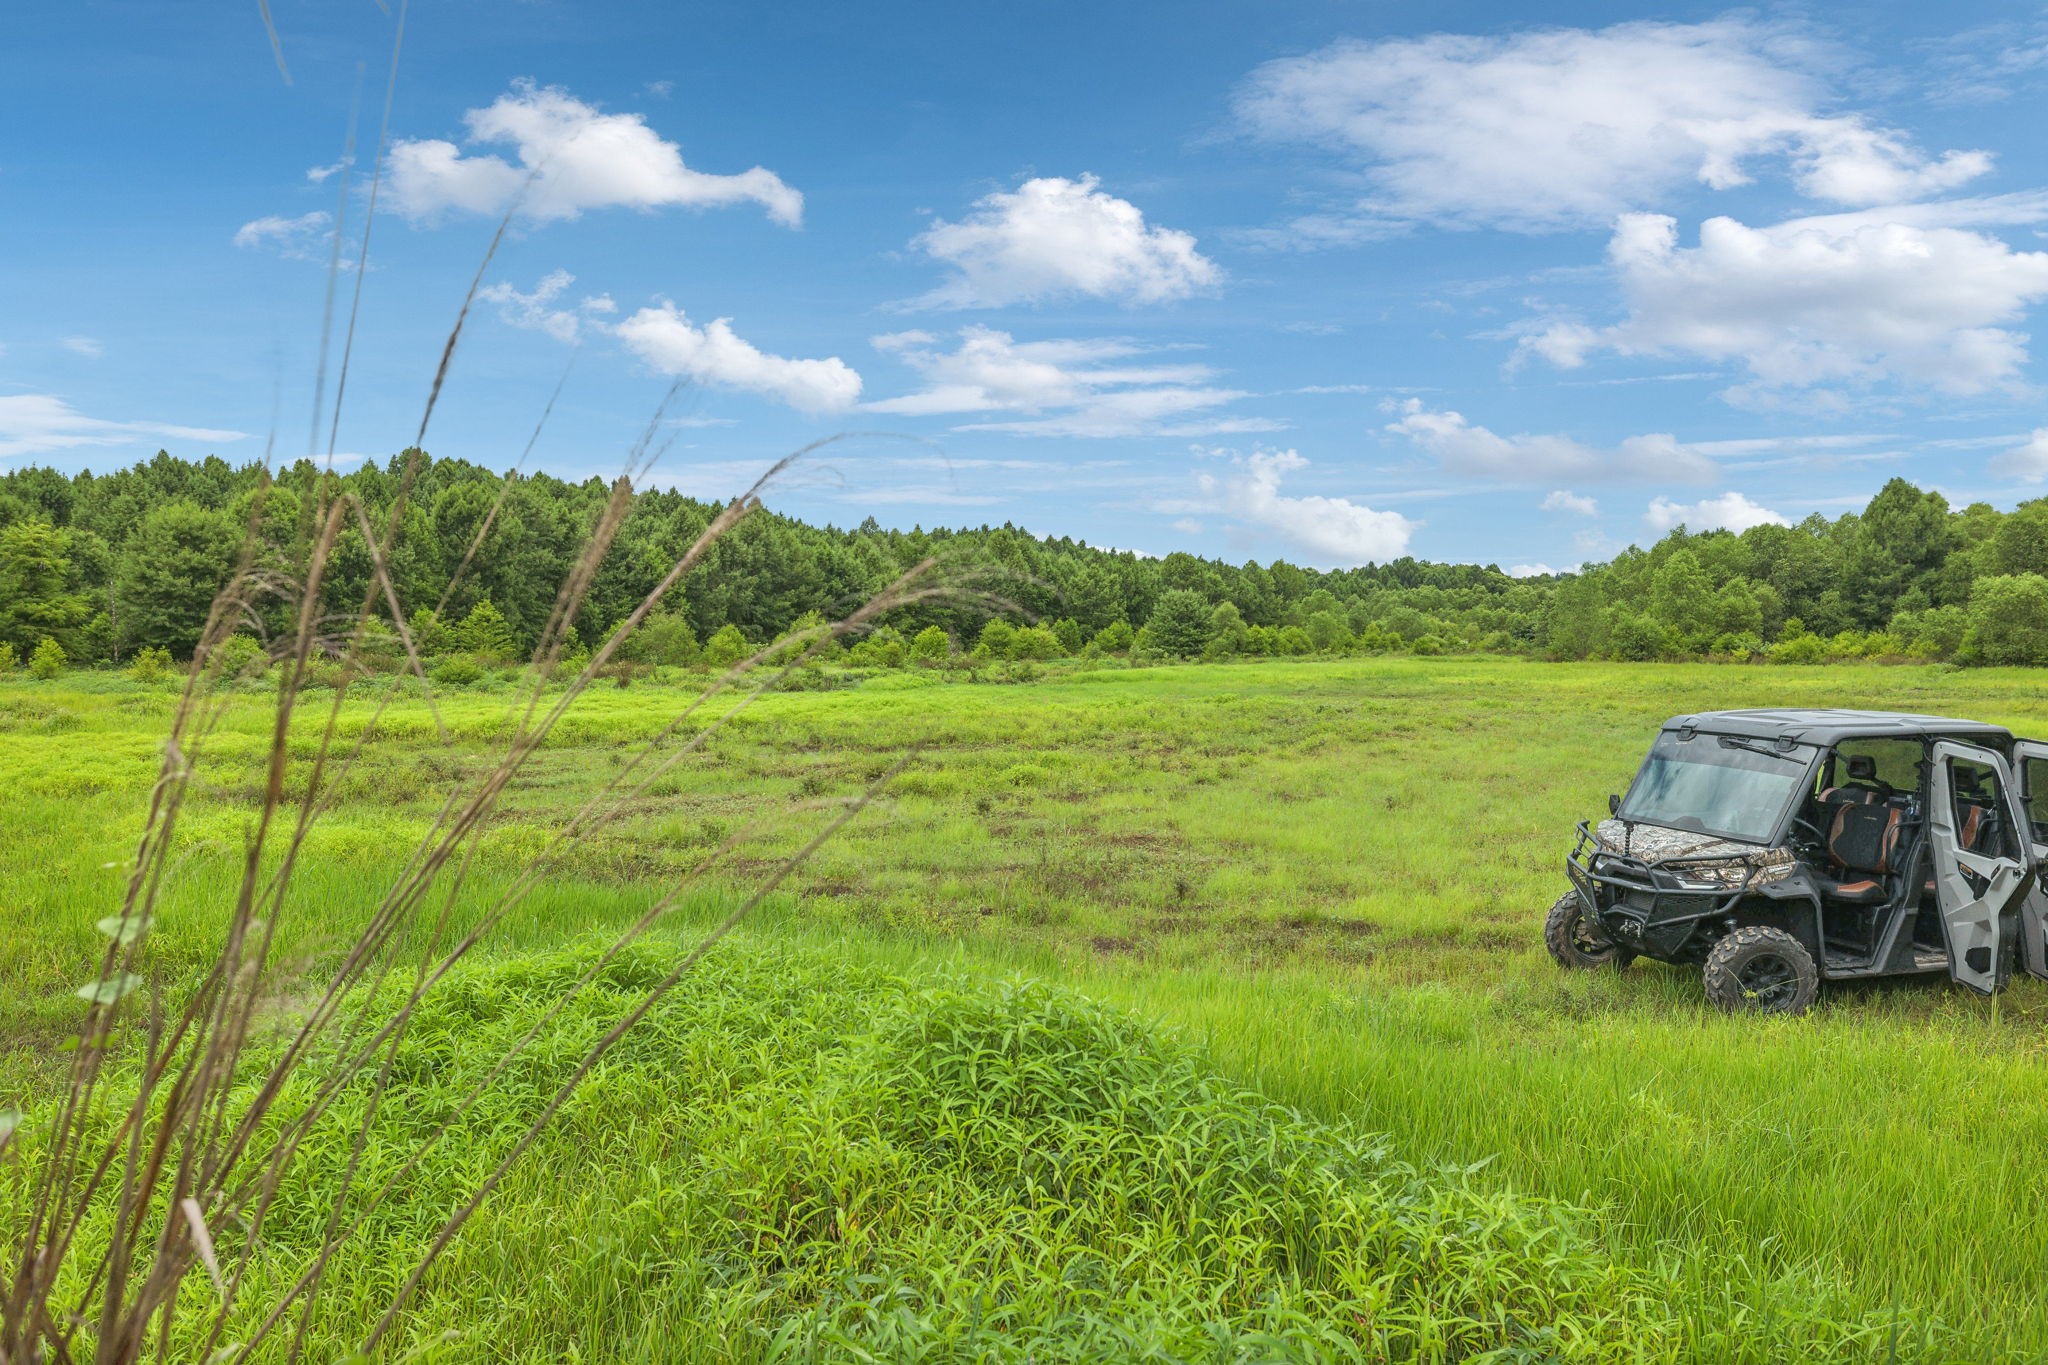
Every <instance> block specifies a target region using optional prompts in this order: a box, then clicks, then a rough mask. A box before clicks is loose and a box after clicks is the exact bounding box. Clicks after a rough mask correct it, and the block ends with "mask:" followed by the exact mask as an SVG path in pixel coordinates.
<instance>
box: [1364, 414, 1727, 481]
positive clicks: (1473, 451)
mask: <svg viewBox="0 0 2048 1365" xmlns="http://www.w3.org/2000/svg"><path fill="white" fill-rule="evenodd" d="M1382 410H1383V411H1386V412H1390V413H1398V414H1400V416H1399V420H1397V421H1394V422H1391V423H1389V424H1388V426H1387V430H1388V431H1390V432H1393V433H1394V434H1395V435H1397V436H1405V437H1406V438H1408V439H1409V440H1410V441H1412V442H1414V443H1415V445H1416V446H1417V447H1418V448H1419V449H1421V450H1422V451H1423V453H1424V454H1427V455H1429V456H1430V457H1432V458H1433V459H1435V460H1436V461H1437V463H1439V464H1441V465H1442V466H1443V467H1444V468H1445V469H1446V470H1448V471H1450V472H1451V473H1453V474H1464V475H1468V476H1472V477H1477V478H1488V479H1499V480H1504V481H1507V482H1512V483H1532V482H1536V481H1539V480H1540V481H1545V482H1547V481H1549V480H1551V479H1564V478H1581V479H1585V478H1591V479H1661V480H1672V479H1677V480H1682V481H1685V482H1688V483H1712V482H1713V481H1714V480H1715V478H1716V477H1718V471H1717V470H1716V469H1715V468H1714V464H1713V461H1711V460H1709V459H1708V458H1707V457H1706V456H1704V455H1702V454H1700V453H1699V452H1698V451H1696V450H1694V449H1692V447H1690V446H1686V445H1681V444H1680V443H1679V441H1678V439H1677V438H1676V437H1674V436H1668V435H1665V434H1662V433H1657V434H1653V435H1647V436H1631V437H1629V438H1628V439H1627V440H1625V441H1623V442H1622V443H1621V444H1620V445H1618V446H1616V447H1615V448H1614V449H1613V450H1596V449H1594V448H1593V447H1591V446H1587V445H1582V444H1580V443H1579V442H1577V441H1574V440H1573V439H1571V438H1570V437H1569V436H1532V435H1517V436H1502V435H1499V434H1497V433H1495V432H1493V431H1489V430H1488V429H1487V428H1485V427H1482V426H1475V425H1474V424H1472V423H1470V422H1468V421H1466V420H1465V418H1464V416H1463V415H1462V414H1460V413H1456V412H1451V411H1448V410H1435V409H1431V408H1427V407H1424V406H1423V404H1422V400H1421V399H1419V398H1410V399H1407V400H1405V401H1404V402H1400V403H1389V404H1386V405H1384V406H1383V408H1382Z"/></svg>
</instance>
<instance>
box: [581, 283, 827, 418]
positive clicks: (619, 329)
mask: <svg viewBox="0 0 2048 1365" xmlns="http://www.w3.org/2000/svg"><path fill="white" fill-rule="evenodd" d="M612 332H613V334H614V335H616V336H617V337H618V338H619V340H620V341H622V342H624V343H625V345H626V347H627V349H628V350H630V351H632V352H633V354H635V355H637V356H639V357H640V359H641V360H643V361H645V362H646V363H647V365H648V367H649V368H651V369H653V370H656V371H658V372H659V373H661V374H668V375H681V376H685V377H687V378H690V379H693V380H696V381H697V382H699V383H703V384H714V385H718V386H720V387H723V388H730V389H742V390H745V391H746V392H748V393H758V394H762V395H764V396H766V397H769V398H775V399H779V400H780V401H782V402H784V403H787V404H789V406H791V407H793V408H796V409H798V410H799V411H802V412H811V413H824V412H842V411H844V410H846V409H847V408H850V407H852V406H853V405H854V403H855V402H856V401H858V400H859V398H860V375H859V374H857V373H856V372H855V371H854V369H853V367H852V366H850V365H848V364H847V363H846V362H845V361H843V360H841V359H840V358H839V357H838V356H832V357H829V358H828V359H825V360H790V359H788V358H786V357H784V356H779V355H769V354H768V353H767V352H765V351H762V350H761V349H759V348H758V347H756V346H754V345H752V344H750V343H748V342H746V341H743V340H741V339H740V338H739V337H738V336H737V335H735V334H734V332H733V330H732V320H731V319H730V318H714V319H712V320H711V321H710V322H709V323H706V324H705V325H703V326H701V327H700V326H698V325H697V324H696V323H693V322H691V321H690V319H689V318H688V317H687V316H685V315H684V314H683V312H682V310H681V309H679V308H677V307H676V306H675V305H674V304H672V303H668V302H663V303H662V304H661V305H660V306H659V307H651V308H642V309H641V310H640V311H639V312H637V313H635V314H633V315H632V316H631V317H629V318H627V319H625V320H624V321H623V322H620V323H619V324H618V325H617V326H616V327H614V328H613V329H612Z"/></svg>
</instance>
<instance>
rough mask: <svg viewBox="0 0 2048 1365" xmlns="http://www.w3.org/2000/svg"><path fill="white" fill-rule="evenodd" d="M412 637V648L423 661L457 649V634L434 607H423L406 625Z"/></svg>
mask: <svg viewBox="0 0 2048 1365" xmlns="http://www.w3.org/2000/svg"><path fill="white" fill-rule="evenodd" d="M405 626H406V630H407V631H408V632H410V633H411V635H412V647H413V648H414V649H416V650H418V651H419V654H420V657H421V658H422V659H431V658H435V657H436V656H438V655H442V654H446V653H447V652H448V651H449V650H451V649H453V648H455V632H454V631H453V630H451V629H450V628H449V626H448V623H447V622H446V621H443V620H442V619H441V613H439V612H437V611H435V610H434V609H433V608H432V607H421V608H420V609H419V610H418V611H415V612H414V613H413V614H412V616H411V617H410V618H409V619H408V620H407V621H406V623H405Z"/></svg>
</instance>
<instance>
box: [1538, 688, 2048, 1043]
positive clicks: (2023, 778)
mask: <svg viewBox="0 0 2048 1365" xmlns="http://www.w3.org/2000/svg"><path fill="white" fill-rule="evenodd" d="M1607 809H1608V815H1609V818H1608V819H1605V820H1602V821H1600V822H1599V823H1598V824H1597V825H1592V824H1589V823H1586V822H1581V823H1580V825H1579V827H1578V831H1579V838H1578V844H1577V846H1576V847H1575V848H1574V849H1573V850H1572V853H1571V856H1570V857H1569V858H1568V859H1567V860H1566V871H1567V872H1568V873H1569V875H1570V877H1571V882H1572V889H1571V890H1570V891H1568V892H1566V893H1565V894H1564V895H1563V896H1562V897H1560V898H1559V899H1558V902H1557V904H1555V905H1553V906H1552V907H1551V909H1550V914H1549V916H1548V917H1547V919H1546V920H1545V922H1544V926H1543V941H1544V943H1545V945H1546V946H1547V947H1548V948H1549V949H1550V954H1551V956H1552V957H1554V958H1556V959H1557V961H1558V962H1559V963H1560V964H1562V965H1563V966H1566V967H1603V966H1615V967H1625V966H1627V965H1628V963H1629V962H1630V961H1631V960H1633V959H1634V958H1636V957H1638V956H1641V957H1650V958H1655V959H1657V960H1658V961H1660V962H1672V963H1685V964H1692V965H1697V966H1699V967H1700V968H1701V969H1702V970H1703V972H1704V975H1705V978H1706V990H1707V998H1708V999H1709V1000H1711V1001H1713V1002H1714V1003H1715V1004H1716V1005H1718V1006H1720V1007H1721V1008H1723V1009H1728V1010H1758V1011H1766V1012H1779V1011H1782V1012H1792V1013H1796V1012H1799V1011H1801V1010H1804V1009H1806V1008H1807V1006H1809V1005H1810V1004H1812V1003H1813V998H1814V995H1815V993H1816V992H1817V990H1818V989H1819V985H1820V983H1821V982H1822V981H1832V980H1842V979H1846V978H1851V977H1875V976H1903V975H1909V974H1913V973H1921V972H1927V973H1933V972H1947V973H1948V975H1949V976H1950V977H1951V978H1953V979H1954V980H1956V981H1958V982H1960V983H1962V984H1963V985H1965V986H1967V987H1969V988H1970V989H1971V990H1974V991H1978V992H1980V993H1982V994H1986V995H1989V994H1991V993H1992V992H1994V991H1997V990H2000V989H2002V988H2003V987H2004V986H2005V985H2006V983H2007V981H2008V979H2009V978H2010V974H2011V972H2012V970H2013V965H2014V962H2015V960H2017V962H2018V965H2019V966H2020V968H2021V969H2023V970H2025V971H2026V972H2028V973H2030V974H2031V975H2034V976H2038V977H2044V978H2048V937H2044V926H2048V893H2044V891H2043V889H2042V886H2041V875H2042V868H2043V866H2044V864H2048V743H2042V742H2038V741H2034V740H2024V739H2016V738H2014V737H2013V735H2012V733H2011V732H2010V731H2008V730H2005V729H2002V728H2000V727H1999V726H1996V725H1986V724H1983V723H1980V722H1978V721H1970V720H1948V719H1944V718H1942V717H1939V716H1915V715H1904V714H1899V713H1894V712H1884V711H1821V710H1814V711H1801V710H1759V711H1713V712H1702V713H1700V714H1698V715H1690V716H1674V717H1673V718H1672V719H1670V720H1668V721H1666V722H1665V723H1664V728H1663V729H1662V731H1661V732H1659V734H1658V736H1657V739H1656V742H1655V743H1654V744H1652V745H1651V746H1650V752H1649V755H1648V756H1647V757H1646V758H1645V759H1644V760H1643V766H1642V768H1641V769H1640V770H1639V771H1638V772H1637V773H1636V778H1635V781H1634V782H1633V783H1631V784H1630V786H1629V789H1628V793H1627V795H1625V796H1610V797H1608V798H1607Z"/></svg>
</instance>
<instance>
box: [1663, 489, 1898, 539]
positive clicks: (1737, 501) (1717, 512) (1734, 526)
mask: <svg viewBox="0 0 2048 1365" xmlns="http://www.w3.org/2000/svg"><path fill="white" fill-rule="evenodd" d="M1859 505H1860V504H1859ZM1643 520H1644V521H1646V522H1648V523H1649V525H1650V528H1651V529H1652V530H1655V531H1658V532H1663V531H1669V530H1671V529H1672V528H1674V527H1677V526H1684V527H1685V528H1686V529H1687V530H1689V531H1734V532H1737V533H1738V534H1739V533H1741V532H1743V531H1747V530H1749V529H1750V528H1751V527H1752V526H1790V525H1791V524H1792V523H1791V522H1790V521H1789V520H1787V519H1786V518H1784V517H1782V516H1780V515H1779V514H1778V513H1776V512H1773V511H1772V510H1771V509H1770V508H1768V507H1763V506H1760V505H1758V504H1757V503H1754V502H1751V501H1750V500H1749V499H1748V498H1746V497H1744V496H1743V495H1742V494H1740V493H1736V492H1733V491H1730V492H1727V493H1723V494H1722V495H1721V496H1720V497H1718V498H1703V499H1701V500H1700V501H1699V502H1695V503H1678V502H1673V501H1672V500H1671V499H1669V498H1653V499H1651V501H1650V510H1649V511H1648V512H1646V513H1644V514H1643Z"/></svg>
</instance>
